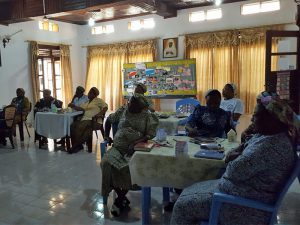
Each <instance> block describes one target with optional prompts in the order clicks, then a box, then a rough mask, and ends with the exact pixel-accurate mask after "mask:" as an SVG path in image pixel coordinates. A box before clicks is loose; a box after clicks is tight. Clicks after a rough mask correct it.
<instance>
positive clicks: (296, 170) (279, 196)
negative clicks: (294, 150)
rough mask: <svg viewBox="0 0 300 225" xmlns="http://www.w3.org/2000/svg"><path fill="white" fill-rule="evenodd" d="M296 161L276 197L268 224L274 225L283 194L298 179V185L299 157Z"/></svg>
mask: <svg viewBox="0 0 300 225" xmlns="http://www.w3.org/2000/svg"><path fill="white" fill-rule="evenodd" d="M297 158H298V159H297V161H296V164H295V167H294V169H293V172H292V174H291V176H290V177H289V179H288V180H287V181H286V183H285V185H284V187H283V189H282V190H281V192H280V193H279V195H278V198H277V201H276V203H275V205H274V211H273V213H272V218H271V221H270V224H275V223H276V221H277V211H278V209H279V207H280V205H281V202H282V200H283V198H284V196H285V194H286V193H287V191H288V190H289V188H290V186H291V185H292V184H293V182H294V181H295V180H296V179H297V178H298V181H299V183H300V159H299V157H297Z"/></svg>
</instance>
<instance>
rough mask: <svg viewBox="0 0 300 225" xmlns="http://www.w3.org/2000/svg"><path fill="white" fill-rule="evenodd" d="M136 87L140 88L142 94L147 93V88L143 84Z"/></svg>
mask: <svg viewBox="0 0 300 225" xmlns="http://www.w3.org/2000/svg"><path fill="white" fill-rule="evenodd" d="M136 86H137V87H140V88H142V90H143V92H144V93H146V92H147V86H146V85H145V84H143V83H137V85H136Z"/></svg>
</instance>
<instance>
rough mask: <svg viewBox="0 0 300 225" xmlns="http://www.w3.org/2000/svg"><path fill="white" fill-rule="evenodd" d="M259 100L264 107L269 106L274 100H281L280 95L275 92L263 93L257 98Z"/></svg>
mask: <svg viewBox="0 0 300 225" xmlns="http://www.w3.org/2000/svg"><path fill="white" fill-rule="evenodd" d="M256 99H257V100H260V102H261V103H262V104H263V105H267V104H269V103H270V102H271V101H272V100H279V99H280V98H279V95H278V94H277V93H275V92H268V91H263V92H261V93H260V94H259V95H258V96H257V97H256Z"/></svg>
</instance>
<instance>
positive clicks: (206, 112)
mask: <svg viewBox="0 0 300 225" xmlns="http://www.w3.org/2000/svg"><path fill="white" fill-rule="evenodd" d="M205 100H206V106H201V105H197V106H196V107H195V110H194V112H193V113H192V114H191V115H190V116H189V119H188V122H187V124H186V126H185V128H186V130H187V132H188V135H189V136H202V137H220V138H221V137H224V135H225V134H226V133H227V132H228V131H229V130H230V113H229V112H225V111H224V110H223V109H221V108H220V102H221V93H220V92H219V91H218V90H215V89H213V90H210V91H208V92H207V94H206V96H205Z"/></svg>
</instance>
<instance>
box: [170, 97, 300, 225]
mask: <svg viewBox="0 0 300 225" xmlns="http://www.w3.org/2000/svg"><path fill="white" fill-rule="evenodd" d="M253 118H254V119H253V123H254V126H255V129H256V134H255V135H254V136H253V137H252V138H251V139H250V140H248V141H247V142H246V143H245V149H244V151H243V152H242V154H241V155H240V156H239V157H237V158H236V159H235V160H233V161H231V162H229V164H228V166H227V168H226V171H225V173H224V174H223V176H222V177H221V178H220V179H218V180H210V181H204V182H200V183H196V184H194V185H192V186H190V187H188V188H186V189H184V191H183V192H182V194H181V195H180V197H179V199H178V200H177V202H176V204H175V206H174V211H173V214H172V219H171V224H173V225H178V224H199V221H201V220H208V218H209V213H210V208H211V203H212V196H213V193H215V192H222V193H226V194H230V195H235V196H240V197H245V198H249V199H253V200H259V201H262V202H264V203H267V204H270V203H273V202H274V201H275V200H276V199H277V196H278V193H279V192H280V191H281V188H282V187H283V185H284V184H285V182H286V180H287V179H288V177H289V175H290V173H291V171H292V169H293V167H294V165H295V160H296V157H297V155H296V152H295V145H294V144H295V139H296V138H297V136H298V133H299V122H298V121H297V118H296V115H295V114H294V113H293V111H292V109H291V108H290V107H289V106H288V105H287V104H285V103H283V102H279V101H274V100H273V101H271V102H269V103H268V104H266V105H263V104H258V105H257V107H256V110H255V112H254V115H253ZM269 219H270V214H269V213H266V212H263V211H260V210H256V209H251V208H247V207H242V206H237V205H232V204H223V205H222V206H221V212H220V216H219V223H220V224H222V225H232V224H239V225H253V224H259V225H264V224H269Z"/></svg>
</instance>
